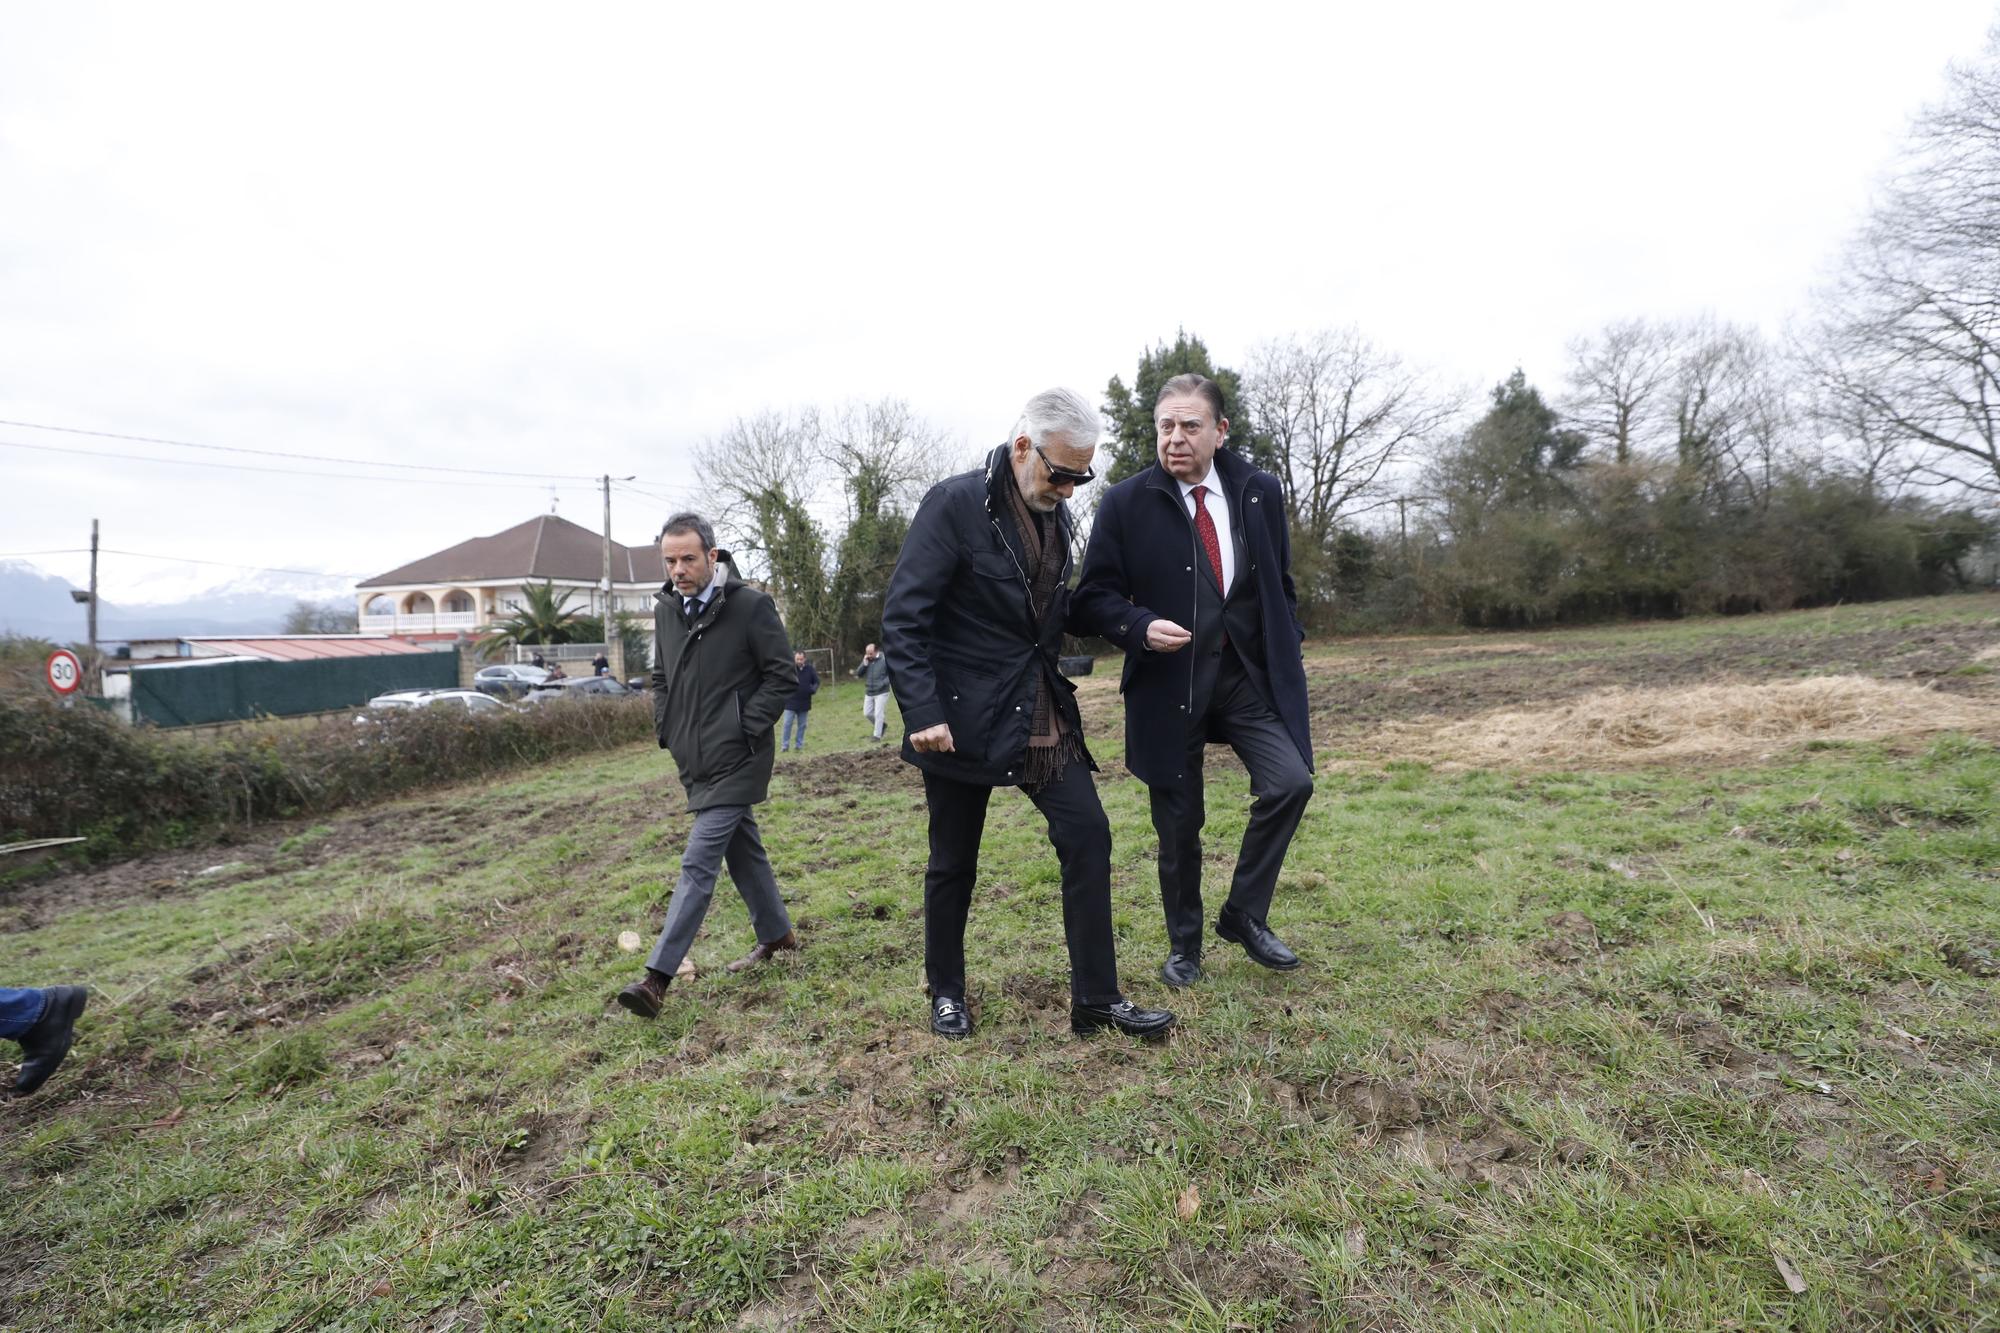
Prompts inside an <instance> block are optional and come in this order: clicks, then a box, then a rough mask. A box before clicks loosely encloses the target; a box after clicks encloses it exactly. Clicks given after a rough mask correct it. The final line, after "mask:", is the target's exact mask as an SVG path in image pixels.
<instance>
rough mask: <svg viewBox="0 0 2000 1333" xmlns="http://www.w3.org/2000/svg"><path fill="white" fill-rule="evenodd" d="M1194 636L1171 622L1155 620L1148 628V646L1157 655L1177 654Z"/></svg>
mask: <svg viewBox="0 0 2000 1333" xmlns="http://www.w3.org/2000/svg"><path fill="white" fill-rule="evenodd" d="M1193 637H1194V636H1193V635H1191V634H1189V633H1188V632H1187V631H1186V630H1184V629H1182V628H1181V627H1180V626H1179V625H1176V624H1175V623H1174V622H1173V621H1171V620H1155V621H1154V622H1153V623H1152V624H1150V625H1148V626H1146V646H1147V647H1148V648H1150V649H1152V650H1153V651H1154V652H1156V653H1176V652H1179V651H1180V650H1181V649H1183V648H1185V647H1187V646H1188V642H1189V640H1191V639H1192V638H1193Z"/></svg>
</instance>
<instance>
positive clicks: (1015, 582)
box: [882, 445, 1096, 787]
mask: <svg viewBox="0 0 2000 1333" xmlns="http://www.w3.org/2000/svg"><path fill="white" fill-rule="evenodd" d="M1008 456H1009V455H1008V450H1007V448H1006V446H1004V445H1002V446H1001V447H1000V448H998V449H996V450H995V451H994V452H993V454H992V455H991V456H989V457H988V459H987V465H986V467H985V469H984V470H982V471H975V472H965V473H961V474H960V475H958V476H956V477H952V478H949V479H948V480H945V481H941V482H939V483H938V484H937V485H936V486H933V487H932V488H931V490H930V494H928V495H926V496H925V497H924V500H923V503H922V504H921V505H919V506H917V513H916V517H914V518H913V519H911V520H910V533H909V536H908V537H906V538H904V540H903V550H902V554H901V555H899V556H898V557H897V559H896V571H895V573H894V574H892V575H891V576H890V578H889V591H888V594H887V595H886V596H885V597H884V599H883V604H882V655H883V657H884V658H885V659H887V661H888V663H889V684H890V686H891V687H892V688H894V690H895V691H896V707H897V708H898V709H900V710H901V712H902V716H903V727H904V730H905V733H906V734H905V736H904V739H903V758H904V759H906V760H908V761H909V762H910V763H913V764H915V765H916V766H917V767H919V768H921V769H923V770H924V771H925V772H927V773H935V774H937V775H938V776H940V777H947V778H953V779H956V780H957V781H959V782H969V783H974V784H976V785H979V786H985V787H1006V786H1014V785H1017V784H1018V783H1019V782H1020V781H1021V775H1022V773H1023V772H1024V771H1025V767H1026V762H1027V757H1028V731H1029V727H1030V723H1031V722H1032V720H1033V714H1034V706H1035V678H1036V675H1037V673H1039V672H1044V671H1046V672H1047V673H1048V676H1049V678H1050V679H1051V680H1052V681H1054V682H1056V684H1055V685H1054V686H1053V687H1052V691H1051V697H1052V700H1053V702H1054V704H1055V706H1056V707H1057V708H1059V709H1060V710H1062V716H1063V720H1064V721H1065V722H1066V723H1067V724H1068V726H1069V727H1070V728H1071V729H1072V730H1073V731H1074V732H1075V733H1076V735H1077V736H1078V737H1081V736H1082V735H1083V719H1082V718H1081V717H1080V716H1078V714H1077V708H1076V697H1075V696H1076V686H1074V685H1072V684H1070V683H1069V681H1067V680H1064V679H1063V678H1062V674H1061V672H1059V671H1058V670H1057V668H1056V659H1057V655H1058V654H1060V653H1061V652H1062V642H1063V623H1064V620H1065V619H1066V618H1067V615H1068V607H1069V588H1068V582H1069V575H1070V565H1071V564H1072V563H1073V561H1072V560H1071V557H1070V538H1071V535H1072V532H1073V528H1072V527H1071V524H1070V516H1069V509H1068V506H1062V507H1060V508H1058V509H1057V510H1056V540H1055V543H1054V545H1053V547H1052V548H1051V550H1050V554H1051V555H1053V556H1054V557H1056V558H1058V559H1060V560H1061V561H1062V562H1063V571H1062V585H1063V586H1060V587H1058V588H1057V589H1056V593H1055V596H1053V597H1051V598H1050V599H1049V608H1048V611H1047V613H1046V614H1044V615H1043V616H1042V617H1041V618H1040V619H1039V620H1037V619H1036V618H1035V615H1034V612H1033V609H1032V606H1031V603H1030V601H1029V593H1028V577H1027V572H1026V571H1027V560H1026V557H1025V556H1024V555H1023V553H1022V550H1021V533H1020V529H1019V528H1018V527H1017V526H1016V524H1015V521H1014V517H1013V515H1012V514H1011V513H1009V512H1008V508H1007V504H1006V500H1005V495H1006V492H1005V491H1004V490H1003V489H1001V488H1002V487H1004V486H1011V485H1012V484H1013V480H1012V478H1011V476H1009V475H1008V473H1007V472H1006V471H1005V469H1006V467H1007V465H1008ZM940 722H948V723H950V724H951V738H952V745H953V747H954V749H953V752H952V753H949V754H937V753H929V752H924V753H920V752H918V751H917V750H916V749H915V748H914V747H913V746H912V745H911V744H910V742H909V736H908V733H911V732H918V731H923V730H925V729H926V728H929V727H934V726H936V725H937V724H938V723H940ZM1092 767H1093V768H1095V767H1096V765H1095V764H1093V765H1092Z"/></svg>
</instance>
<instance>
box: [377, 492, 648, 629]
mask: <svg viewBox="0 0 2000 1333" xmlns="http://www.w3.org/2000/svg"><path fill="white" fill-rule="evenodd" d="M666 577H667V576H666V569H665V567H664V566H663V565H662V564H661V563H660V551H659V548H658V547H655V546H621V545H619V544H618V543H617V542H613V543H611V590H610V596H611V609H612V610H613V611H614V612H617V611H630V612H633V613H636V614H641V615H650V614H651V613H652V609H653V594H654V593H656V592H658V591H659V589H660V585H661V584H663V583H665V582H666ZM603 579H604V538H603V536H602V535H600V534H598V533H595V532H592V531H591V530H590V529H588V528H585V527H581V526H579V525H577V524H575V523H572V522H570V521H569V520H568V519H566V518H560V517H558V516H557V515H555V514H539V515H537V516H535V517H534V518H531V519H529V520H528V521H527V522H526V523H521V524H517V525H516V526H514V527H511V528H508V529H507V530H506V531H504V532H496V533H494V534H493V535H492V536H490V537H474V538H473V539H472V540H471V541H464V542H460V543H459V544H458V545H456V546H451V547H447V548H446V549H444V550H442V551H438V552H436V553H434V554H432V555H427V556H424V557H423V558H422V559H420V560H412V561H411V562H410V563H409V564H407V565H404V566H402V567H401V568H399V569H392V570H390V571H389V572H388V573H386V574H378V575H376V576H375V577H374V578H372V579H367V580H365V581H363V582H361V583H358V584H356V585H355V589H354V592H355V602H356V605H357V607H358V609H359V611H360V613H361V632H362V633H364V634H396V635H400V636H402V637H405V638H417V639H452V638H456V637H457V636H458V635H460V634H478V633H480V632H481V631H483V630H485V629H486V628H487V627H488V626H490V625H492V624H493V623H494V622H495V621H498V620H505V619H506V618H507V617H508V616H509V615H511V614H512V613H513V612H515V611H517V610H519V609H520V608H521V604H522V591H521V590H522V589H523V588H524V587H525V586H527V585H528V584H531V583H532V584H540V583H548V584H551V585H553V586H554V588H555V589H556V591H557V592H558V593H561V592H564V591H568V592H569V593H570V600H569V605H570V606H571V607H572V608H574V609H576V610H578V611H582V612H584V613H585V614H588V615H593V616H595V615H601V614H603V611H604V602H605V598H604V590H603V588H602V586H601V585H602V583H603Z"/></svg>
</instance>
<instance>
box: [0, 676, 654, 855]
mask: <svg viewBox="0 0 2000 1333" xmlns="http://www.w3.org/2000/svg"><path fill="white" fill-rule="evenodd" d="M651 736H652V713H651V711H650V705H649V702H648V700H647V699H646V698H645V697H643V696H642V697H641V698H638V699H622V700H590V701H582V700H577V701H563V702H559V703H554V704H549V705H546V706H544V707H540V708H535V709H522V710H520V711H518V712H515V711H510V712H508V713H506V714H504V715H502V716H498V717H495V716H491V715H487V716H474V715H472V714H468V713H465V712H463V711H462V710H459V709H456V708H452V709H445V708H423V709H412V710H409V711H407V712H398V713H391V714H388V715H387V716H385V717H383V718H381V719H380V720H378V721H377V722H375V723H374V724H372V725H369V726H366V727H357V726H355V725H353V724H352V722H350V721H349V719H347V718H345V717H337V718H329V719H327V720H325V721H323V722H321V723H319V724H317V725H314V726H304V727H301V726H298V725H295V724H284V725H278V724H272V725H268V726H258V727H249V728H245V729H243V730H240V731H236V732H232V733H229V734H226V735H223V736H220V737H202V736H177V735H174V734H171V733H163V732H159V731H155V730H152V729H150V728H144V727H140V728H134V727H128V726H126V725H125V724H124V723H122V722H120V721H118V720H117V719H116V718H113V717H111V716H110V715H108V714H106V713H104V712H102V711H100V710H98V709H94V708H80V707H79V708H63V707H60V706H58V705H57V704H56V703H55V702H54V701H52V700H48V699H44V698H36V697H34V696H32V695H19V694H11V693H6V692H0V841H8V840H12V839H16V838H54V837H73V836H78V835H81V836H83V837H84V838H86V839H88V841H87V842H85V843H84V844H83V849H84V851H85V853H86V855H88V856H90V857H91V858H93V859H101V858H107V857H112V856H118V855H128V854H130V853H132V852H135V851H139V850H143V849H145V848H148V847H154V846H160V845H171V844H180V843H189V842H198V841H203V840H206V839H212V838H215V837H217V836H223V835H226V834H227V833H228V832H229V831H230V830H232V829H236V828H240V827H244V826H248V825H251V824H255V823H257V822H258V821H260V820H266V819H275V818H285V817H290V816H295V815H313V814H321V813H324V812H327V811H331V810H337V809H340V808H342V807H344V806H349V805H354V804H358V803H360V802H364V801H370V800H379V799H382V798H384V797H388V796H394V795H398V794H400V793H403V792H407V791H413V790H417V789H420V788H424V787H430V786H437V785H440V784H444V783H451V782H461V781H465V780H467V779H470V778H475V777H479V776H482V775H485V774H490V773H497V772H503V771H506V770H509V769H514V768H520V767H524V766H528V765H533V764H540V763H546V762H548V761H551V760H555V759H560V758H563V757H565V756H567V755H573V754H583V753H588V752H591V751H595V750H604V749H609V748H611V747H613V746H618V745H628V744H631V743H633V742H636V741H642V740H648V739H650V738H651Z"/></svg>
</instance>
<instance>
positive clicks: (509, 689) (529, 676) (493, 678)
mask: <svg viewBox="0 0 2000 1333" xmlns="http://www.w3.org/2000/svg"><path fill="white" fill-rule="evenodd" d="M548 678H549V673H548V672H547V671H546V670H544V669H543V668H541V667H538V666H529V665H528V664H527V663H525V662H521V663H511V664H503V665H500V666H490V667H481V668H479V670H478V671H477V672H476V673H474V675H473V677H472V688H473V689H475V690H478V691H479V692H480V693H481V694H490V695H492V696H493V697H494V698H496V699H518V698H520V697H521V696H522V695H524V694H526V693H527V692H528V691H529V690H531V689H533V688H534V687H535V686H537V685H539V684H541V683H542V682H543V681H545V680H547V679H548Z"/></svg>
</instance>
